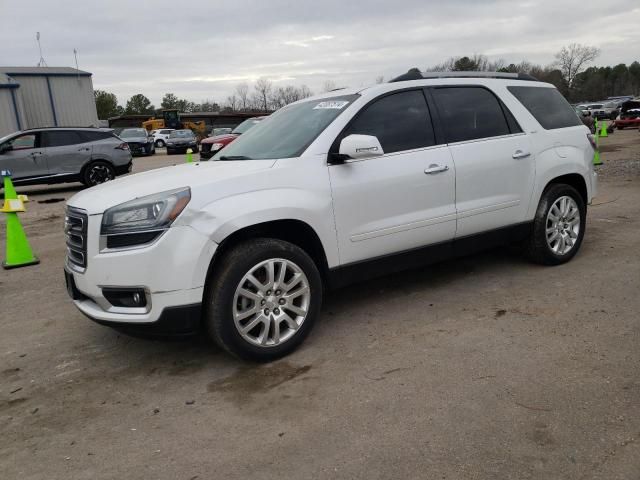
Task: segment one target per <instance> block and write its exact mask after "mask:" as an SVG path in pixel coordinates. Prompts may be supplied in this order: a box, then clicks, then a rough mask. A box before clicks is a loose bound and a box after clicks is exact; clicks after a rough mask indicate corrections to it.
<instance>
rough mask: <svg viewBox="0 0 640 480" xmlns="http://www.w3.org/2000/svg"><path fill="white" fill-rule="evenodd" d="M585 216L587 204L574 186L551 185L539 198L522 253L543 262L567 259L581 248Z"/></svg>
mask: <svg viewBox="0 0 640 480" xmlns="http://www.w3.org/2000/svg"><path fill="white" fill-rule="evenodd" d="M586 217H587V207H586V205H585V203H584V200H583V198H582V196H581V195H580V194H579V193H578V191H577V190H576V189H575V188H573V187H572V186H570V185H566V184H554V185H551V186H550V187H549V188H547V189H546V190H545V191H544V193H543V194H542V198H540V203H539V204H538V210H537V211H536V216H535V218H534V220H533V226H532V229H531V233H530V235H529V238H528V239H527V240H526V241H525V254H526V255H527V256H528V257H529V259H530V260H532V261H533V262H535V263H539V264H542V265H560V264H562V263H566V262H568V261H569V260H571V259H572V258H573V257H574V256H575V254H576V253H578V250H579V249H580V245H581V244H582V239H583V238H584V231H585V226H586Z"/></svg>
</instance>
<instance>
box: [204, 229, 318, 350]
mask: <svg viewBox="0 0 640 480" xmlns="http://www.w3.org/2000/svg"><path fill="white" fill-rule="evenodd" d="M270 272H271V273H270ZM321 304H322V280H321V278H320V273H319V272H318V268H317V267H316V265H315V263H314V262H313V260H312V259H311V258H310V257H309V255H307V253H306V252H305V251H304V250H302V249H301V248H299V247H297V246H296V245H293V244H291V243H288V242H284V241H282V240H275V239H270V238H258V239H255V240H250V241H247V242H244V243H241V244H239V245H237V246H235V247H233V248H232V249H231V250H230V251H228V252H227V253H225V254H224V257H223V258H222V259H221V260H220V262H219V263H218V264H217V265H216V270H215V271H214V272H212V276H211V277H210V278H209V281H208V283H207V288H206V293H205V305H204V307H205V308H204V312H205V314H204V318H203V323H204V325H205V328H206V330H207V332H208V334H209V336H210V337H211V338H212V339H213V341H214V342H215V343H216V344H217V345H219V346H220V347H221V348H223V349H224V350H226V351H227V352H229V353H231V354H233V355H236V356H238V357H240V358H243V359H246V360H252V361H257V362H269V361H272V360H275V359H277V358H280V357H283V356H285V355H287V354H289V353H291V352H292V351H293V350H295V349H296V348H297V347H298V346H299V345H300V344H301V343H302V342H303V341H304V339H305V338H306V337H307V335H308V334H309V332H310V331H311V329H312V328H313V325H314V323H315V321H316V319H317V317H318V316H319V313H320V306H321Z"/></svg>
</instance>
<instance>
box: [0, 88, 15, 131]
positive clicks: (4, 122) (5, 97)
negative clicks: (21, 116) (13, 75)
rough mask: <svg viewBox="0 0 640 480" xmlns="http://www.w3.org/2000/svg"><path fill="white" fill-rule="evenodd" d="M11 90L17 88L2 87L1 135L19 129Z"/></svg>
mask: <svg viewBox="0 0 640 480" xmlns="http://www.w3.org/2000/svg"><path fill="white" fill-rule="evenodd" d="M11 90H16V89H10V88H0V137H4V136H5V135H7V134H9V133H13V132H16V131H18V130H19V128H18V122H17V121H16V115H15V110H14V108H13V100H12V99H11ZM16 96H17V95H16Z"/></svg>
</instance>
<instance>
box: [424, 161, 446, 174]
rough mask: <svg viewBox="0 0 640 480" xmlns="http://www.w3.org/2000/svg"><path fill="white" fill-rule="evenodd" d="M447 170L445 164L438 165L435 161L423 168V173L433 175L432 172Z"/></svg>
mask: <svg viewBox="0 0 640 480" xmlns="http://www.w3.org/2000/svg"><path fill="white" fill-rule="evenodd" d="M447 170H449V167H448V166H447V165H438V164H436V163H432V164H431V165H429V168H427V169H425V171H424V173H426V174H427V175H433V174H434V173H440V172H446V171H447Z"/></svg>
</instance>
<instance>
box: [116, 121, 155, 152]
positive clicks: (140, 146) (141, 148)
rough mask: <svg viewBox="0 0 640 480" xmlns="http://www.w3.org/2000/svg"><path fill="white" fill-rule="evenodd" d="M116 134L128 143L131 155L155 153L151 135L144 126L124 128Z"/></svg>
mask: <svg viewBox="0 0 640 480" xmlns="http://www.w3.org/2000/svg"><path fill="white" fill-rule="evenodd" d="M118 136H119V137H120V138H121V139H122V140H124V141H125V142H127V143H128V144H129V150H131V155H153V154H154V153H156V145H155V142H154V139H153V136H152V135H151V134H150V133H149V132H147V131H146V130H145V129H144V128H124V129H123V130H121V131H120V133H119V134H118Z"/></svg>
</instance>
